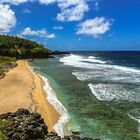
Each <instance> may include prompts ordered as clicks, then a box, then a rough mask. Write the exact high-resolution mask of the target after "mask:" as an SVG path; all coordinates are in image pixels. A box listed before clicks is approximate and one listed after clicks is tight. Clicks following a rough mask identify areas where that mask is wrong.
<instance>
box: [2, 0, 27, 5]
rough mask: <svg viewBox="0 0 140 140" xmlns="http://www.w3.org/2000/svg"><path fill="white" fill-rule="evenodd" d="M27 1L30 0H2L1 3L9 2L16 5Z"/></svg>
mask: <svg viewBox="0 0 140 140" xmlns="http://www.w3.org/2000/svg"><path fill="white" fill-rule="evenodd" d="M27 1H29V0H0V2H1V3H9V4H15V5H18V4H21V3H25V2H27Z"/></svg>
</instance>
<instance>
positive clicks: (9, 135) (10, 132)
mask: <svg viewBox="0 0 140 140" xmlns="http://www.w3.org/2000/svg"><path fill="white" fill-rule="evenodd" d="M14 133H15V131H9V132H8V133H7V136H8V137H11V136H12V135H13V134H14Z"/></svg>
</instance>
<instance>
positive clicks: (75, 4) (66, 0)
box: [0, 0, 99, 21]
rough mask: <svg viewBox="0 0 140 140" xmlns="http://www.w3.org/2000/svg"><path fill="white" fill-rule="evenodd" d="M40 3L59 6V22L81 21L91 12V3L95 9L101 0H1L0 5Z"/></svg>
mask: <svg viewBox="0 0 140 140" xmlns="http://www.w3.org/2000/svg"><path fill="white" fill-rule="evenodd" d="M29 1H31V2H34V1H38V2H39V3H41V4H45V5H49V4H53V3H55V4H57V5H58V7H59V8H60V13H58V14H57V17H56V19H57V20H59V21H79V20H81V19H83V17H84V15H85V13H86V12H87V11H89V9H90V6H89V2H93V3H94V4H95V5H94V6H95V9H97V8H98V7H99V2H98V1H99V0H0V3H9V4H15V5H18V4H21V3H25V2H29Z"/></svg>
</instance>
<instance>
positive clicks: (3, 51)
mask: <svg viewBox="0 0 140 140" xmlns="http://www.w3.org/2000/svg"><path fill="white" fill-rule="evenodd" d="M0 55H2V56H10V57H16V58H46V57H48V56H49V51H48V49H47V48H44V47H43V46H42V45H40V44H38V43H36V42H34V41H30V40H27V39H24V38H19V37H17V36H8V35H0Z"/></svg>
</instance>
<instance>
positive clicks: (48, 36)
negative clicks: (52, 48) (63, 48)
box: [47, 34, 56, 38]
mask: <svg viewBox="0 0 140 140" xmlns="http://www.w3.org/2000/svg"><path fill="white" fill-rule="evenodd" d="M47 38H56V35H55V34H49V35H47Z"/></svg>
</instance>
